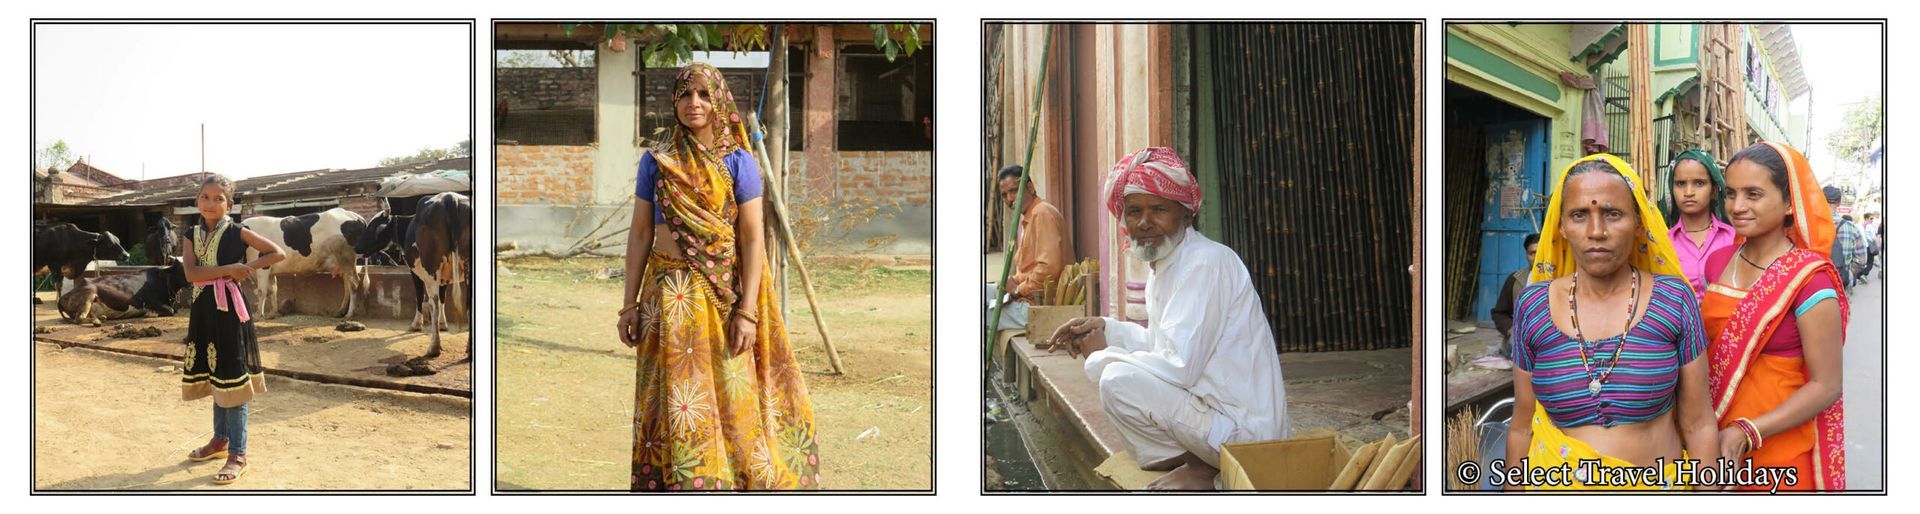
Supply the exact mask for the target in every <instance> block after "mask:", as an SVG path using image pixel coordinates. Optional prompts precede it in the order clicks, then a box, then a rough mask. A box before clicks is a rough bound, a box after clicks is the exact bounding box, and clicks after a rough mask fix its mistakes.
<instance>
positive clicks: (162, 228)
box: [146, 216, 180, 266]
mask: <svg viewBox="0 0 1920 514" xmlns="http://www.w3.org/2000/svg"><path fill="white" fill-rule="evenodd" d="M146 243H147V264H151V265H154V266H160V265H162V264H163V263H165V262H167V259H169V258H173V257H178V256H180V236H179V232H178V231H177V230H176V229H175V228H174V226H173V220H171V219H167V217H166V216H161V217H160V219H157V220H154V221H153V226H151V227H147V241H146Z"/></svg>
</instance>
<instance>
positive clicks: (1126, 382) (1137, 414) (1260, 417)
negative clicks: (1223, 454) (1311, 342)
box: [1086, 229, 1290, 466]
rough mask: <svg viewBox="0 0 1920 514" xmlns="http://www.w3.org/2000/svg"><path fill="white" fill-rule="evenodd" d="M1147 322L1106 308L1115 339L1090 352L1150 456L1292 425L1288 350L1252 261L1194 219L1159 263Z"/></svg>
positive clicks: (1120, 416) (1136, 443)
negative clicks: (1264, 305) (1285, 364)
mask: <svg viewBox="0 0 1920 514" xmlns="http://www.w3.org/2000/svg"><path fill="white" fill-rule="evenodd" d="M1147 325H1148V326H1147V327H1141V326H1139V325H1136V324H1133V323H1128V322H1123V321H1119V320H1115V319H1112V318H1108V319H1107V320H1106V339H1107V348H1106V349H1104V350H1101V351H1097V352H1093V354H1092V355H1089V356H1087V362H1086V372H1087V376H1088V377H1089V378H1092V379H1093V380H1095V381H1098V382H1099V383H1100V396H1101V403H1102V404H1103V406H1104V407H1105V408H1106V410H1107V412H1108V414H1109V416H1110V417H1111V418H1112V419H1113V421H1114V424H1115V426H1116V427H1117V428H1119V430H1120V432H1121V435H1122V436H1124V437H1126V439H1127V442H1128V443H1129V444H1131V445H1132V446H1133V448H1134V457H1135V458H1136V459H1138V460H1139V462H1140V464H1141V465H1142V466H1146V465H1149V464H1153V463H1155V462H1161V461H1165V460H1167V459H1172V458H1174V457H1178V456H1180V455H1181V454H1183V453H1186V452H1192V453H1194V454H1195V455H1197V456H1199V457H1201V458H1202V459H1205V460H1206V461H1207V462H1208V463H1210V464H1214V465H1216V466H1217V465H1218V464H1219V449H1220V445H1221V444H1224V443H1229V442H1242V441H1259V440H1267V439H1284V438H1286V437H1287V436H1288V434H1289V433H1290V426H1289V422H1288V419H1287V392H1286V387H1285V383H1284V381H1283V380H1282V378H1281V376H1280V354H1279V352H1278V351H1277V350H1276V349H1275V345H1274V340H1273V331H1272V330H1271V329H1270V328H1269V327H1268V325H1267V318H1266V315H1265V314H1264V313H1263V312H1261V310H1260V298H1259V295H1258V294H1256V293H1255V292H1254V290H1253V281H1252V279H1251V277H1249V276H1248V274H1247V267H1246V265H1245V264H1242V263H1241V262H1240V256H1239V255H1237V254H1235V253H1234V252H1233V249H1231V248H1227V247H1226V246H1225V245H1222V244H1220V243H1216V242H1214V241H1213V240H1211V239H1207V237H1206V236H1204V235H1201V234H1200V232H1198V231H1195V230H1192V229H1188V230H1187V233H1186V235H1185V237H1184V240H1182V241H1181V243H1180V245H1179V246H1178V247H1176V248H1174V251H1173V254H1172V255H1168V256H1167V257H1165V258H1163V259H1161V260H1160V261H1159V262H1155V263H1153V272H1152V275H1151V277H1150V278H1148V280H1147Z"/></svg>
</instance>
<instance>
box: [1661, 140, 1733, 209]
mask: <svg viewBox="0 0 1920 514" xmlns="http://www.w3.org/2000/svg"><path fill="white" fill-rule="evenodd" d="M1680 161H1693V162H1697V163H1700V167H1703V168H1706V169H1707V178H1708V179H1710V180H1712V181H1713V194H1711V195H1708V196H1710V197H1711V198H1710V199H1709V200H1708V201H1707V212H1708V213H1709V214H1711V215H1712V216H1713V218H1714V219H1717V220H1720V222H1721V223H1727V198H1726V195H1725V194H1724V193H1726V191H1727V176H1726V175H1725V174H1722V173H1720V165H1719V164H1715V163H1714V162H1713V156H1712V155H1708V154H1707V152H1706V151H1705V150H1701V149H1699V148H1689V149H1687V151H1685V152H1680V155H1679V156H1676V157H1674V158H1673V166H1672V167H1671V168H1668V169H1670V170H1672V171H1671V172H1669V173H1667V201H1664V202H1660V214H1661V216H1663V217H1665V218H1666V219H1667V226H1669V227H1672V226H1676V225H1678V224H1679V223H1680V204H1679V202H1677V201H1675V200H1674V198H1673V181H1674V179H1675V178H1676V177H1679V176H1680Z"/></svg>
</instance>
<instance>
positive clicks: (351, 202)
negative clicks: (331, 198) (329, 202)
mask: <svg viewBox="0 0 1920 514" xmlns="http://www.w3.org/2000/svg"><path fill="white" fill-rule="evenodd" d="M340 208H342V209H346V210H349V211H353V213H354V214H359V215H360V217H362V218H366V219H373V215H375V214H379V213H380V199H379V198H378V197H375V196H373V195H358V196H348V197H343V198H341V199H340Z"/></svg>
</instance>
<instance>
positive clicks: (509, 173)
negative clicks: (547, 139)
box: [493, 145, 593, 205]
mask: <svg viewBox="0 0 1920 514" xmlns="http://www.w3.org/2000/svg"><path fill="white" fill-rule="evenodd" d="M493 155H494V164H495V173H496V174H497V176H498V179H497V180H496V181H495V187H497V188H499V189H497V190H496V191H497V193H498V197H499V199H500V204H502V205H528V204H547V205H585V204H587V203H588V202H589V201H590V200H591V199H592V197H593V194H592V192H593V151H592V147H588V146H517V145H501V146H495V147H494V154H493Z"/></svg>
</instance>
